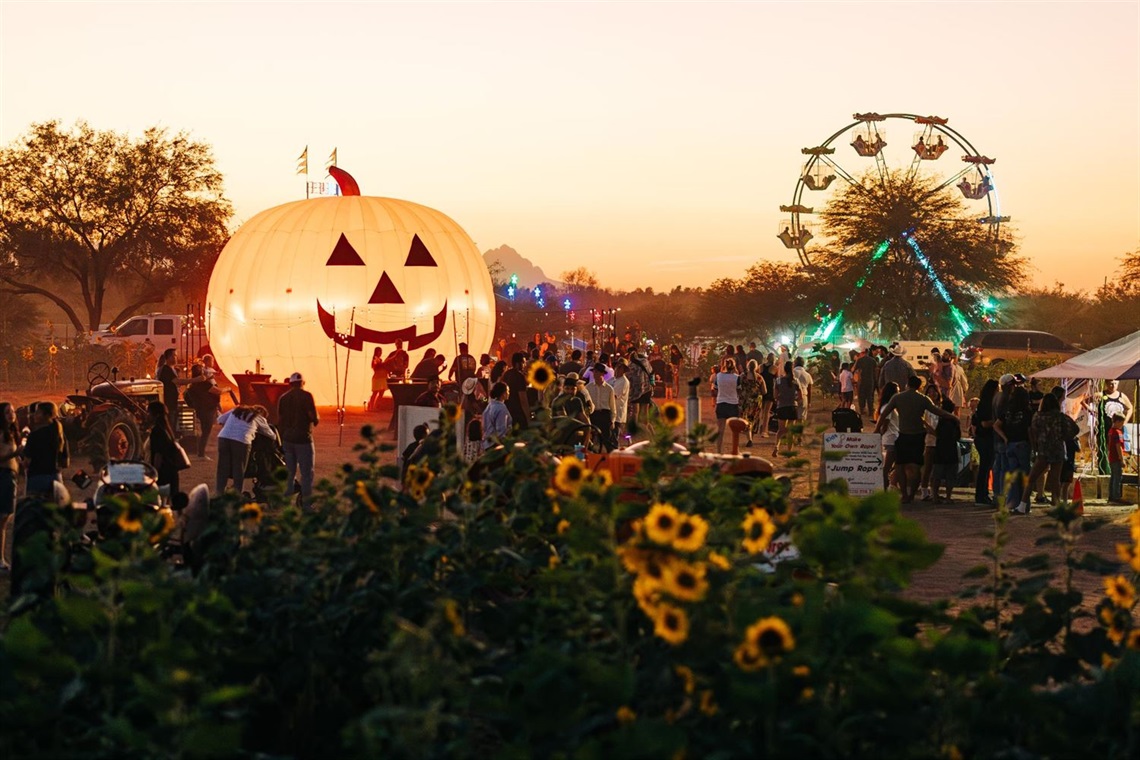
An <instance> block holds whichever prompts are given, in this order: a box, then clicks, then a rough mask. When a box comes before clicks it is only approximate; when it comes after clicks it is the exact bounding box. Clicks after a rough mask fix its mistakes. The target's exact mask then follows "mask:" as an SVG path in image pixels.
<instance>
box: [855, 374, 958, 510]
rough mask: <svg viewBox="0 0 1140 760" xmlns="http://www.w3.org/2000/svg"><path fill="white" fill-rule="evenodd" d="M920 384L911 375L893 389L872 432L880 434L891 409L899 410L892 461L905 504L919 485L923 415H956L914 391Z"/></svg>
mask: <svg viewBox="0 0 1140 760" xmlns="http://www.w3.org/2000/svg"><path fill="white" fill-rule="evenodd" d="M921 387H922V378H920V377H918V376H917V375H911V376H910V378H909V379H908V380H907V389H906V390H905V391H902V392H900V393H896V394H895V395H894V396H892V397H891V400H890V401H888V402H887V405H886V406H884V407H883V409H882V411H881V412H879V424H878V425H876V426H875V432H876V433H879V434H880V435H881V434H882V433H883V431H885V430H886V429H887V425H888V424H890V421H891V412H893V411H895V410H896V409H897V410H898V413H899V437H898V439H897V440H896V441H895V456H896V460H895V461H896V462H897V465H898V467H899V468H901V471H900V473H899V486H900V487H901V488H902V503H903V504H909V503H911V502H912V501H914V496H915V493H916V492H917V491H918V486H919V481H920V477H919V468H920V467H922V463H923V457H924V456H925V454H926V446H925V443H926V426H925V425H923V415H924V414H925V413H926V412H933V413H934V414H937V415H938V416H939V417H947V418H950V419H957V416H956V415H954V414H952V413H950V412H947V411H945V410H943V409H941V408H939V407H938V406H936V405H935V404H934V402H932V401H931V400H930V398H929V397H927V396H925V395H923V394H921V393H919V392H918V389H919V388H921Z"/></svg>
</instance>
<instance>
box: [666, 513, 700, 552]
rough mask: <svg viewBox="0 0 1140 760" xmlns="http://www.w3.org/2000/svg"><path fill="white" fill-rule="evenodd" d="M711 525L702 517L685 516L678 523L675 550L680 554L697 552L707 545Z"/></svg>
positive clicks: (674, 539) (674, 540)
mask: <svg viewBox="0 0 1140 760" xmlns="http://www.w3.org/2000/svg"><path fill="white" fill-rule="evenodd" d="M708 533H709V524H708V523H707V522H705V518H703V517H701V516H700V515H685V516H684V517H682V518H681V520H680V521H679V522H678V523H677V534H676V536H675V537H674V538H673V548H674V549H676V550H677V551H679V552H695V551H697V550H698V549H700V548H701V547H702V546H704V545H705V536H707V535H708Z"/></svg>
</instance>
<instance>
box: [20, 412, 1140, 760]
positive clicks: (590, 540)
mask: <svg viewBox="0 0 1140 760" xmlns="http://www.w3.org/2000/svg"><path fill="white" fill-rule="evenodd" d="M450 424H451V423H450V422H449V419H448V418H447V416H446V415H445V416H444V422H443V425H444V428H445V433H444V435H442V437H441V438H440V439H439V441H438V446H437V451H436V453H435V454H433V455H432V456H431V457H429V458H428V459H427V460H424V461H421V462H419V463H417V464H416V465H414V466H412V467H410V468H409V469H408V472H407V473H406V475H405V476H404V477H403V478H400V477H398V476H399V473H398V472H396V470H395V468H394V467H392V466H390V465H381V464H380V462H381V461H382V460H385V461H386V460H387V459H388V457H382V456H381V454H382V451H381V448H382V447H381V445H380V444H379V443H378V441H377V439H376V438H375V437H374V436H373V434H372V431H369V430H367V429H366V430H365V431H364V439H363V441H362V443H361V444H360V445H359V446H358V447H357V448H358V455H359V457H358V459H357V461H355V462H353V463H349V464H346V465H345V466H344V468H343V475H342V477H341V478H340V479H339V481H338V482H335V483H330V482H325V483H324V484H322V485H321V487H320V489H319V493H318V494H317V497H316V499H315V508H314V509H313V510H312V511H309V512H302V511H299V510H297V509H296V508H294V507H293V506H291V505H290V504H289V503H287V501H286V500H285V499H283V498H271V499H270V500H269V502H268V503H264V504H261V505H255V504H241V503H239V502H238V501H237V500H234V499H228V500H227V499H218V500H215V501H214V502H213V504H212V506H211V514H210V525H209V527H208V529H207V531H206V533H205V535H204V536H203V539H202V542H201V546H200V550H201V561H200V562H198V563H196V564H195V571H194V572H191V571H190V570H189V569H186V568H181V567H174V566H172V565H171V564H170V563H169V562H167V561H166V560H164V559H163V558H162V557H161V556H160V555H159V553H158V552H157V551H156V550H155V549H154V548H153V546H152V539H154V538H156V537H160V536H161V535H163V533H164V532H165V531H166V530H168V528H169V526H167V525H164V524H159V523H155V524H150V522H148V519H147V518H142V519H138V518H136V517H135V516H134V513H130V516H129V519H127V515H128V512H129V510H130V505H127V504H124V505H121V509H123V510H124V519H122V520H120V521H118V526H119V528H120V530H119V531H117V533H116V535H115V536H113V537H111V538H108V539H107V540H104V541H102V542H101V543H99V544H98V545H96V546H94V547H91V546H83V545H81V544H80V542H79V541H78V539H77V536H76V535H75V534H74V532H73V529H71V528H70V527H69V526H68V525H66V524H65V522H64V521H63V519H62V518H61V517H58V516H56V517H55V522H54V523H52V525H51V528H52V529H51V530H47V531H43V532H42V533H40V534H39V535H38V536H37V538H36V540H34V541H33V542H31V543H30V544H29V545H28V546H27V547H26V548H25V550H24V555H22V556H24V557H25V559H26V561H27V562H28V564H29V568H30V570H29V573H28V576H27V577H28V578H29V581H28V588H26V589H25V593H24V594H23V595H22V596H20V597H19V598H16V599H13V600H11V602H10V604H9V606H8V607H7V609H6V610H5V612H4V614H3V618H2V620H0V623H2V625H3V633H2V636H0V755H2V756H3V757H60V758H69V757H84V758H103V757H106V758H120V757H132V758H134V757H139V758H150V757H155V758H158V757H164V758H165V757H207V756H214V757H265V758H270V757H273V758H277V757H299V758H330V757H337V758H340V757H369V758H372V757H383V758H437V757H438V758H685V757H688V758H755V757H765V758H784V757H786V758H808V757H810V758H815V757H820V758H859V757H866V758H939V757H945V758H1017V757H1024V758H1032V757H1058V758H1062V757H1098V758H1128V757H1136V756H1137V755H1138V754H1140V733H1138V728H1140V699H1138V698H1140V651H1136V650H1137V649H1140V633H1137V630H1138V629H1137V628H1135V620H1134V605H1135V602H1136V598H1135V597H1136V594H1135V588H1134V582H1135V576H1136V571H1138V570H1140V559H1138V558H1140V518H1136V519H1134V521H1133V530H1132V538H1133V543H1132V544H1130V545H1122V546H1121V547H1120V551H1119V554H1120V556H1119V557H1116V558H1096V557H1091V556H1089V555H1086V554H1082V553H1081V552H1080V551H1079V548H1078V547H1079V534H1080V530H1081V528H1080V521H1079V520H1077V519H1076V516H1075V514H1074V513H1073V512H1072V510H1071V509H1070V508H1068V507H1064V506H1063V507H1061V508H1059V509H1057V510H1055V512H1054V513H1053V521H1052V529H1051V533H1049V534H1048V535H1047V536H1045V539H1046V540H1048V541H1050V542H1055V543H1057V544H1059V545H1061V546H1062V547H1063V548H1064V552H1063V556H1064V557H1065V560H1064V562H1063V563H1062V564H1061V566H1059V567H1057V568H1052V567H1049V566H1048V563H1047V561H1046V560H1045V559H1042V558H1041V557H1035V558H1031V559H1032V562H1025V561H1023V562H1012V561H1009V560H1007V559H1006V558H1005V557H1004V555H1003V552H1002V545H1003V530H1004V528H1003V524H1002V519H1001V518H999V520H998V521H997V524H996V527H995V531H994V536H993V549H992V551H989V552H987V556H986V557H984V558H981V559H982V560H983V562H982V564H980V565H979V567H978V568H976V569H975V570H974V571H972V572H971V573H970V579H969V580H968V581H967V582H968V583H969V584H970V585H969V586H968V587H967V588H966V590H965V591H964V592H963V597H962V598H961V599H957V600H953V601H952V602H951V601H949V600H948V601H947V602H944V603H938V604H924V603H919V602H916V601H913V600H910V599H907V598H906V597H905V596H904V594H903V593H902V592H903V591H904V590H905V589H906V587H907V585H908V583H909V581H910V578H911V576H912V574H913V573H914V572H915V571H917V570H920V569H922V568H926V567H929V566H930V565H931V564H933V563H934V562H936V561H937V560H938V558H939V556H940V554H941V547H940V546H938V545H936V544H934V543H931V542H930V541H928V540H927V539H926V537H925V536H924V535H923V533H922V531H921V530H920V528H919V527H918V526H917V524H915V523H914V522H912V521H910V520H907V519H905V518H903V517H902V516H901V515H900V512H899V505H898V502H897V499H896V498H895V497H894V496H892V495H889V494H880V495H877V496H872V497H869V498H866V499H853V498H850V497H848V496H847V495H846V493H845V492H844V491H843V489H842V488H836V487H834V486H824V487H822V488H821V489H820V490H819V491H817V492H816V493H815V494H814V495H813V496H812V497H811V498H810V499H804V500H796V501H793V500H792V499H790V498H789V485H788V483H787V482H780V481H777V480H772V479H768V480H758V479H748V478H730V477H727V476H724V475H722V474H720V473H718V472H717V471H716V470H715V469H705V470H699V471H697V472H695V473H690V474H686V475H685V476H681V475H680V474H679V473H680V472H681V469H682V467H683V465H684V464H685V455H684V454H682V453H678V452H676V451H674V450H673V448H672V446H671V438H670V436H669V433H668V431H667V429H666V430H663V431H661V432H660V434H659V436H658V438H657V439H656V440H655V441H654V442H653V444H652V445H651V446H650V448H649V451H648V452H646V454H645V456H644V463H643V466H642V468H641V470H640V472H639V474H638V476H637V480H636V482H631V483H622V484H615V483H613V482H612V480H611V479H610V477H609V476H608V474H606V473H601V472H593V471H591V470H589V469H588V468H587V467H586V466H585V464H584V463H583V462H580V461H579V460H577V459H574V458H573V457H566V458H562V459H561V460H560V459H558V458H557V457H555V456H554V455H553V453H552V451H551V447H550V446H549V444H548V443H547V441H548V436H547V431H546V430H544V429H542V428H539V429H537V430H531V431H528V432H527V433H525V434H524V436H525V437H524V438H523V439H521V440H516V441H510V442H508V445H507V446H506V447H502V448H498V449H495V450H492V451H491V452H488V453H487V454H486V455H485V456H484V457H483V458H482V459H480V460H479V461H477V462H476V463H475V464H474V465H466V464H464V463H463V462H462V461H461V458H460V457H459V456H458V453H457V452H456V451H455V450H454V445H453V443H451V441H454V437H453V436H449V435H448V427H449V425H450ZM690 443H692V444H694V446H698V447H699V444H700V440H699V439H694V440H692V441H690ZM48 517H49V518H51V517H52V515H51V514H50V510H49V514H48ZM788 539H790V540H791V541H793V542H794V544H795V546H796V547H797V548H798V550H799V556H798V558H788V559H784V560H782V561H779V562H777V563H774V561H773V557H772V556H771V555H770V554H769V550H770V549H771V548H772V546H773V542H775V541H784V542H785V543H786V541H787V540H788ZM1097 562H1099V563H1102V564H1103V565H1104V566H1105V567H1115V568H1124V569H1123V570H1122V571H1121V572H1120V573H1119V574H1117V573H1115V572H1113V573H1109V578H1108V580H1107V581H1106V586H1105V594H1104V597H1103V599H1100V600H1095V602H1092V603H1088V604H1086V603H1085V602H1084V600H1083V599H1082V598H1081V595H1080V593H1079V592H1078V591H1075V590H1073V589H1072V588H1071V586H1070V585H1069V584H1068V582H1067V578H1068V577H1069V571H1070V570H1071V568H1072V567H1074V566H1076V565H1077V564H1086V565H1087V564H1088V563H1097ZM1094 607H1095V611H1089V610H1093V608H1094Z"/></svg>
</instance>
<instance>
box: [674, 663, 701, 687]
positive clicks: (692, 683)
mask: <svg viewBox="0 0 1140 760" xmlns="http://www.w3.org/2000/svg"><path fill="white" fill-rule="evenodd" d="M673 672H674V673H676V674H677V677H678V678H680V679H681V683H683V684H684V685H685V693H686V694H692V693H693V691H694V690H695V689H696V688H697V679H696V678H695V677H694V676H693V669H692V668H690V667H689V666H687V665H674V666H673Z"/></svg>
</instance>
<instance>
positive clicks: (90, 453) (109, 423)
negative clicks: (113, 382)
mask: <svg viewBox="0 0 1140 760" xmlns="http://www.w3.org/2000/svg"><path fill="white" fill-rule="evenodd" d="M80 448H81V450H82V451H83V453H84V454H86V455H87V458H88V459H90V460H91V466H92V467H93V468H96V469H98V468H99V467H102V466H103V465H105V464H106V463H107V462H108V461H109V460H115V459H139V458H140V457H142V450H143V447H142V433H140V432H139V426H138V423H136V422H135V419H134V417H132V416H131V415H129V414H127V413H126V412H125V411H123V410H122V409H116V408H113V407H112V408H110V409H106V410H104V411H101V412H95V413H94V414H92V416H91V419H90V424H89V425H88V426H87V435H86V436H85V437H84V438H83V441H82V443H81V444H80Z"/></svg>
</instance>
